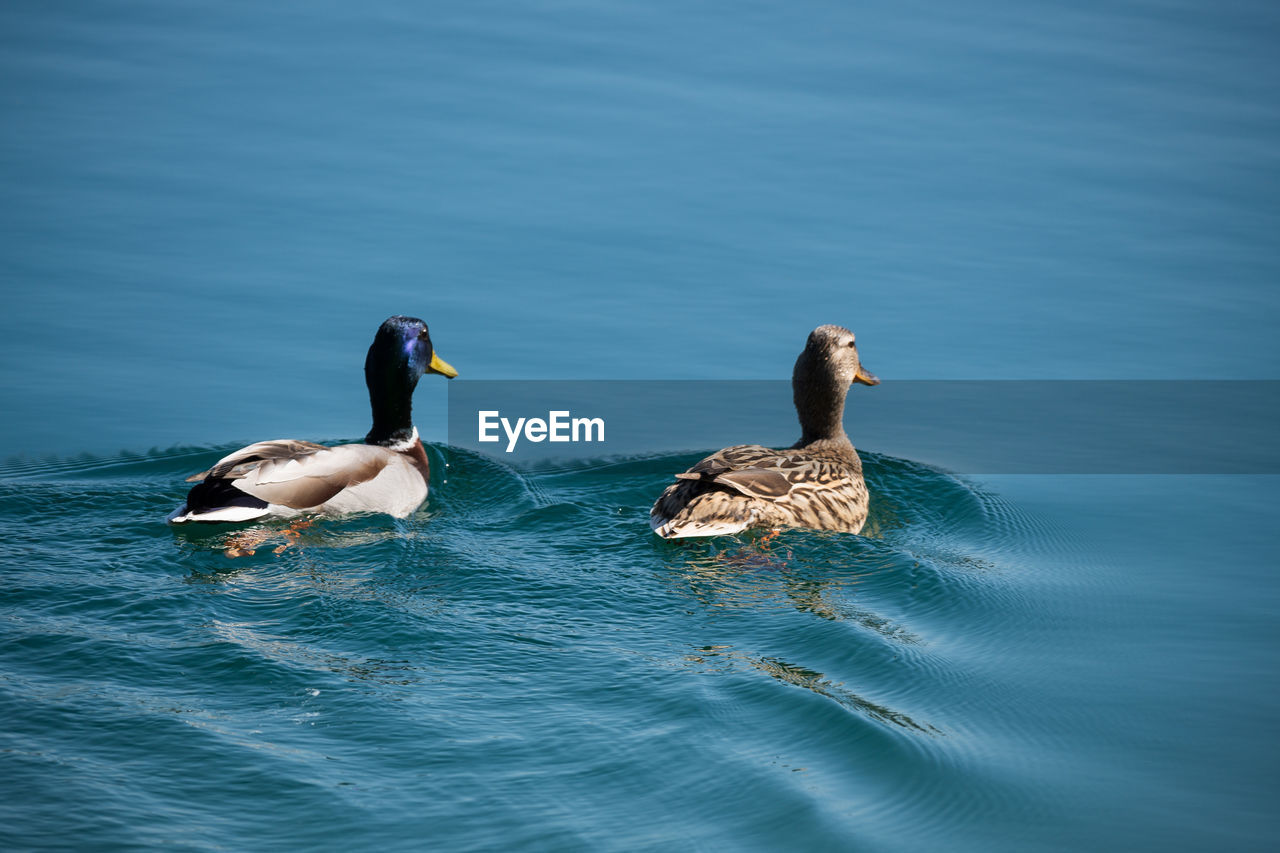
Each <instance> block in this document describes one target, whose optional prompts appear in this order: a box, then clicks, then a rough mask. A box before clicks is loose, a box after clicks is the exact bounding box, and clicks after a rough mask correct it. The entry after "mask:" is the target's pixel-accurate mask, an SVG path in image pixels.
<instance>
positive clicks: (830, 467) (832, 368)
mask: <svg viewBox="0 0 1280 853" xmlns="http://www.w3.org/2000/svg"><path fill="white" fill-rule="evenodd" d="M879 381H880V380H879V379H877V378H876V377H875V376H874V375H872V374H871V373H868V372H867V371H865V370H863V369H862V365H861V362H860V361H859V360H858V348H857V346H856V345H855V343H854V337H853V333H852V332H850V331H849V330H848V329H846V328H844V327H842V326H819V327H818V328H816V329H814V330H813V332H812V333H810V335H809V339H808V341H807V342H806V343H805V348H804V351H803V352H801V353H800V357H799V358H797V359H796V366H795V371H794V372H793V373H792V377H791V386H792V394H793V396H794V398H795V405H796V413H797V415H798V416H799V418H800V428H801V436H800V440H799V441H798V442H796V443H795V444H794V445H793V446H792V447H790V448H787V449H785V450H772V449H770V448H767V447H761V446H760V445H757V444H744V445H738V446H736V447H726V448H725V449H724V450H721V451H718V452H716V453H713V454H712V455H711V456H708V457H707V458H706V459H703V460H702V461H701V462H699V463H698V464H696V465H694V466H693V467H692V468H690V469H689V470H688V471H686V472H684V473H683V474H677V475H676V479H677V480H679V482H678V483H675V484H673V485H671V486H668V487H667V488H666V490H665V491H664V492H663V493H662V494H661V495H660V496H659V497H658V500H657V501H656V502H655V503H654V505H653V509H652V510H651V511H650V513H649V523H650V525H651V526H652V527H653V530H654V532H655V533H657V534H658V535H659V536H662V537H664V538H667V539H675V538H680V537H686V536H717V535H720V534H724V533H737V532H739V531H741V530H745V529H747V528H750V527H775V528H776V527H805V528H811V529H814V530H835V531H840V532H845V533H857V532H858V531H860V530H862V526H863V524H865V523H866V520H867V503H868V494H867V486H866V483H865V482H864V481H863V479H862V460H861V459H859V458H858V453H857V451H856V450H854V448H853V444H851V443H850V441H849V437H848V436H847V435H846V434H845V431H844V421H843V419H844V400H845V395H846V393H847V392H848V390H849V386H850V384H852V383H853V382H861V383H863V384H865V385H875V384H877V383H879Z"/></svg>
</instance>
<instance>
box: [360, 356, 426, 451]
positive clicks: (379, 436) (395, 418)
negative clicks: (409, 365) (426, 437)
mask: <svg viewBox="0 0 1280 853" xmlns="http://www.w3.org/2000/svg"><path fill="white" fill-rule="evenodd" d="M365 381H366V383H367V384H368V386H369V406H370V407H371V408H372V409H373V427H372V428H371V429H370V430H369V434H368V435H366V436H365V437H364V443H365V444H380V445H383V446H386V447H393V446H400V445H404V446H408V445H411V444H412V443H413V442H414V441H415V440H416V439H417V437H418V431H417V430H416V429H415V428H414V426H413V389H414V387H415V386H416V385H417V384H418V382H417V380H416V379H414V380H412V381H408V380H407V379H406V378H405V377H403V376H399V375H396V374H395V373H390V374H386V373H371V372H369V371H367V370H366V371H365Z"/></svg>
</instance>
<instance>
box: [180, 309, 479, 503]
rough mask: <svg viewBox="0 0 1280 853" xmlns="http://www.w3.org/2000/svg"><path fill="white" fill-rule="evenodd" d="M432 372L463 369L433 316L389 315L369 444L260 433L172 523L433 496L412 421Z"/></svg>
mask: <svg viewBox="0 0 1280 853" xmlns="http://www.w3.org/2000/svg"><path fill="white" fill-rule="evenodd" d="M424 373H439V374H440V375H442V376H447V377H449V378H450V379H452V378H453V377H455V376H457V375H458V371H456V370H454V369H453V368H452V367H450V366H449V365H448V364H447V363H446V362H445V361H444V360H443V359H441V358H440V356H438V355H436V354H435V350H433V349H432V347H431V336H430V335H428V334H427V324H426V323H424V322H422V321H421V320H419V319H417V318H416V317H390V318H388V319H387V321H386V322H385V323H383V324H382V326H381V327H380V328H379V329H378V334H377V335H376V336H375V337H374V339H373V345H372V346H370V347H369V354H368V356H366V358H365V361H364V379H365V383H366V384H367V385H368V386H369V403H370V405H371V406H372V408H373V429H371V430H369V434H368V435H367V436H365V439H364V444H341V445H338V446H337V447H325V446H324V445H322V444H314V443H313V442H310V441H297V440H293V439H278V440H275V441H260V442H258V443H257V444H251V445H249V446H248V447H243V448H241V449H239V450H237V451H236V452H235V453H232V454H231V455H230V456H226V457H224V458H222V459H220V460H218V463H217V464H216V465H214V466H213V467H212V468H210V469H209V470H208V471H203V472H201V473H199V474H196V475H195V476H194V477H188V478H187V482H188V483H190V482H194V481H196V480H203V482H201V483H199V484H197V485H196V486H194V487H193V488H192V489H191V491H190V493H188V494H187V500H186V503H184V504H183V505H182V506H180V507H178V508H177V509H176V510H174V511H173V512H172V513H170V514H169V521H170V522H172V523H174V524H181V523H185V522H188V521H209V522H213V521H224V522H234V521H250V520H252V519H255V518H264V517H267V516H290V515H297V514H298V513H300V512H324V513H335V514H337V513H347V512H385V513H387V514H388V515H393V516H396V517H397V518H404V517H405V516H407V515H409V514H410V513H412V512H413V511H414V510H415V509H417V508H418V507H419V506H420V505H421V504H422V502H423V501H424V500H426V497H427V481H428V475H429V473H430V469H429V467H428V464H427V454H426V452H425V451H424V450H423V449H422V442H421V441H420V440H419V439H418V430H417V428H416V427H415V426H414V425H413V419H412V416H411V409H412V405H413V389H414V388H416V387H417V386H418V379H419V378H420V377H421V376H422V374H424Z"/></svg>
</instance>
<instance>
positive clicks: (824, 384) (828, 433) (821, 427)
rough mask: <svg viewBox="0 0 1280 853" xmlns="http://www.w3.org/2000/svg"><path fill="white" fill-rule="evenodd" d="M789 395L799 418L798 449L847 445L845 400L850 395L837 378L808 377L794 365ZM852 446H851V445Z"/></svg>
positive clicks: (825, 376)
mask: <svg viewBox="0 0 1280 853" xmlns="http://www.w3.org/2000/svg"><path fill="white" fill-rule="evenodd" d="M791 393H792V397H793V398H794V399H795V404H796V414H797V415H798V416H799V418H800V440H799V441H798V442H796V446H797V447H806V446H808V445H811V444H816V443H818V442H828V443H831V444H841V445H847V444H849V436H847V435H845V431H844V399H845V395H846V394H848V393H849V386H848V384H847V383H844V382H840V381H839V380H838V379H836V377H834V376H830V375H826V374H825V371H824V372H823V375H817V376H815V375H810V374H808V372H807V371H805V372H802V371H801V369H800V365H796V373H795V375H794V376H793V377H792V379H791ZM850 446H852V445H850Z"/></svg>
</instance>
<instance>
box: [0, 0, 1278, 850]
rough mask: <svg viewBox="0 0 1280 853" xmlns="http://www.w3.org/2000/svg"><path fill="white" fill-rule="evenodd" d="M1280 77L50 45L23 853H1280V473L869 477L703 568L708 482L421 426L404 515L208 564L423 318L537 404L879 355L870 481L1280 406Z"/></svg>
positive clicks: (684, 24)
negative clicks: (921, 413)
mask: <svg viewBox="0 0 1280 853" xmlns="http://www.w3.org/2000/svg"><path fill="white" fill-rule="evenodd" d="M1278 34H1280V14H1278V13H1277V11H1276V9H1275V8H1274V7H1273V5H1271V4H1267V3H1261V2H1258V3H1253V2H1239V3H1226V4H1212V5H1210V4H1195V3H1177V2H1167V3H1166V2H1155V3H1147V2H1120V3H1109V4H1102V3H1072V4H1066V3H1052V2H1046V3H1035V4H1025V3H1005V2H973V3H962V4H949V5H947V6H946V7H945V8H941V7H937V6H930V5H925V4H910V3H908V4H901V3H894V4H889V3H870V4H857V5H852V4H842V3H823V2H813V3H801V4H790V5H787V6H785V7H784V6H777V5H776V4H763V3H737V4H714V3H708V4H694V5H690V4H677V3H666V2H658V3H650V4H604V5H602V4H585V3H571V2H566V3H546V4H510V3H473V4H466V5H465V6H459V7H454V8H442V7H432V8H425V7H422V6H421V5H420V4H412V3H398V2H391V1H390V0H386V1H385V2H372V3H364V4H361V5H360V6H359V7H358V8H357V7H344V6H342V5H340V4H289V3H284V4H271V5H270V6H269V7H266V6H262V5H261V4H251V3H237V2H232V3H219V4H187V5H183V6H174V5H172V4H163V3H146V2H141V3H96V4H37V3H24V2H18V3H9V4H5V5H4V7H3V8H0V111H2V112H3V116H4V122H3V125H0V178H2V179H3V180H2V181H0V186H3V187H4V192H5V194H6V201H7V202H8V203H7V204H5V205H2V206H0V286H2V287H3V295H4V303H5V307H4V311H2V312H0V377H3V383H2V385H0V410H2V411H3V412H4V414H5V417H4V418H2V419H0V440H2V443H0V545H3V548H2V549H0V576H3V578H4V580H5V583H4V585H3V589H2V591H0V846H3V847H5V848H6V849H136V848H139V847H151V848H157V849H202V850H203V849H208V850H214V849H231V850H247V849H255V850H256V849H372V848H378V849H397V850H418V849H426V848H430V849H436V848H439V849H591V850H597V849H603V850H636V849H663V850H668V849H669V850H685V849H734V850H737V849H746V850H752V849H755V850H776V849H783V848H785V849H841V850H844V849H853V850H904V851H914V850H937V849H948V850H974V851H978V850H983V851H985V850H1018V851H1022V850H1078V849H1108V850H1156V849H1158V850H1205V849H1233V850H1247V849H1257V850H1267V849H1271V848H1273V847H1274V846H1275V843H1276V839H1277V835H1278V834H1280V819H1277V817H1276V816H1275V813H1274V807H1273V804H1274V801H1275V798H1276V794H1277V792H1278V791H1280V761H1278V760H1277V759H1278V758H1280V756H1277V752H1276V748H1275V746H1274V741H1275V737H1274V736H1275V729H1276V724H1275V720H1276V719H1277V718H1278V713H1277V712H1280V691H1278V690H1277V686H1276V681H1275V677H1274V661H1275V658H1276V652H1277V641H1278V640H1280V636H1277V635H1278V631H1277V628H1276V620H1275V614H1276V613H1277V612H1278V611H1280V584H1278V583H1277V581H1276V579H1275V568H1276V560H1275V556H1274V554H1275V549H1274V545H1273V543H1272V541H1271V538H1272V537H1271V530H1272V529H1273V527H1274V520H1275V515H1276V502H1275V499H1274V497H1273V492H1272V490H1273V489H1274V488H1275V486H1276V478H1275V477H1274V476H1261V475H1237V476H1225V475H1199V476H1190V475H1176V474H1170V475H1163V476H1134V475H1126V476H1121V475H1115V474H1113V475H1107V474H1105V473H1102V474H1099V473H1097V472H1090V474H1089V475H1088V476H1085V475H1071V474H1065V475H1064V474H1055V475H1019V476H1012V475H1005V476H995V475H990V474H986V475H984V474H980V473H979V474H972V475H966V476H963V477H961V476H957V475H954V474H951V473H947V472H946V471H944V470H942V469H940V468H937V467H933V466H930V465H926V464H923V463H922V462H921V461H919V460H912V459H909V458H902V457H898V456H893V455H890V454H888V453H885V452H883V448H878V447H877V446H875V445H874V444H860V446H861V447H862V449H863V450H864V457H865V459H866V463H867V469H868V481H869V485H870V487H871V491H872V494H873V503H872V509H871V518H870V523H869V526H868V528H867V530H866V531H865V535H863V536H857V537H854V536H833V535H823V534H815V533H803V532H789V533H785V534H783V535H782V536H780V537H778V538H776V539H772V540H765V539H764V538H763V537H759V536H743V537H730V538H725V539H719V540H714V541H706V542H691V543H690V542H685V543H675V542H663V541H660V540H658V539H656V538H655V537H653V536H652V535H651V534H650V533H649V531H648V524H647V519H646V516H647V511H648V507H649V505H650V503H651V502H652V500H653V497H654V496H655V495H656V494H657V493H658V492H659V491H660V490H661V488H662V487H663V486H664V484H665V483H666V482H668V481H669V478H670V475H671V473H673V472H674V471H677V470H680V469H681V468H682V467H684V466H686V465H688V464H689V463H691V462H692V461H694V460H695V459H696V458H697V457H696V455H666V454H652V455H642V456H637V457H632V458H625V459H584V460H578V461H576V462H573V463H571V464H565V465H561V466H559V467H544V468H538V469H536V470H518V469H516V468H514V467H512V466H510V465H507V464H504V463H503V462H501V461H495V460H492V459H489V458H486V457H484V456H480V455H477V454H473V453H471V452H469V451H466V450H462V449H458V448H456V447H454V448H451V447H450V446H448V444H447V443H446V441H445V439H446V420H445V412H444V409H445V399H446V395H445V390H444V382H443V380H437V381H433V380H432V378H428V379H427V380H426V381H424V383H423V385H422V387H421V388H420V389H419V391H418V393H417V396H416V398H415V399H416V404H417V412H418V423H419V426H420V427H421V428H422V431H423V434H424V436H425V437H426V438H427V439H428V440H429V441H430V447H429V452H430V454H431V456H432V461H433V466H434V468H433V478H434V482H433V492H432V495H431V498H430V500H429V501H428V503H427V504H426V505H425V506H424V507H423V509H422V510H421V511H420V512H419V513H418V514H417V515H416V516H414V517H413V518H410V519H408V520H406V521H393V520H390V519H383V518H351V519H345V520H340V521H338V520H330V521H322V522H317V523H316V524H314V525H312V526H311V527H308V528H305V529H304V530H302V531H301V535H300V536H299V537H298V538H297V540H296V541H294V542H291V541H290V540H288V539H287V538H286V537H285V536H284V535H283V530H282V528H280V527H278V526H271V525H266V526H262V527H250V528H248V529H241V530H239V531H221V530H198V531H188V530H180V531H174V530H171V529H169V528H168V527H167V526H166V525H164V523H163V517H164V515H165V514H166V513H167V512H168V511H169V510H170V509H172V508H173V507H174V506H175V505H176V504H177V503H178V502H179V501H180V499H181V497H182V495H183V493H184V490H185V486H186V484H184V483H183V478H184V477H186V476H187V475H189V474H191V473H193V472H195V471H199V470H201V469H202V467H204V466H206V465H207V464H208V463H209V462H211V461H213V460H215V459H216V458H218V457H219V456H220V455H221V454H222V453H225V452H226V451H228V450H231V449H234V448H235V447H238V446H239V445H240V444H242V443H244V442H246V441H250V440H254V439H261V438H271V437H283V436H297V437H299V438H309V439H320V440H337V439H344V438H345V439H354V438H357V437H358V436H360V435H362V434H363V433H364V431H365V430H366V429H367V426H368V412H367V402H366V397H365V391H364V387H363V384H362V377H361V375H360V365H361V362H362V359H363V354H364V349H365V347H367V345H368V341H369V339H370V337H371V335H372V332H373V330H374V328H376V326H377V324H378V323H379V322H380V321H381V320H382V319H383V318H385V317H386V316H388V315H389V314H393V313H409V314H416V315H419V316H422V317H424V318H425V319H427V320H428V322H429V323H430V324H431V328H432V337H433V340H434V341H435V342H436V344H437V346H438V348H439V350H440V352H441V354H442V355H443V356H444V357H445V358H447V359H448V360H449V361H450V362H451V363H452V364H454V365H455V366H456V367H457V368H458V369H459V371H460V373H461V374H462V377H463V378H464V379H495V380H500V379H508V380H510V379H516V380H519V379H532V378H561V379H569V378H573V379H628V380H636V379H710V380H723V379H774V380H776V379H785V378H786V377H787V376H788V374H789V371H790V366H791V363H792V361H793V360H794V358H795V354H796V352H797V351H798V349H799V347H800V346H801V344H802V343H803V340H804V335H805V334H806V333H807V331H808V330H809V329H810V328H812V327H813V326H815V325H817V324H819V323H824V322H838V323H843V324H846V325H849V326H850V327H852V328H853V329H854V330H855V331H856V332H857V334H858V339H859V348H860V350H861V353H862V356H863V358H864V361H865V362H866V364H867V365H868V367H870V368H871V369H872V370H874V371H875V372H876V373H878V374H879V375H880V376H881V377H882V378H883V379H884V380H885V385H884V386H881V389H858V393H857V394H855V395H853V397H852V399H851V403H850V409H849V412H848V416H847V418H846V422H847V425H848V426H849V429H850V432H851V434H852V437H853V439H854V441H855V443H859V441H858V410H857V403H858V400H859V399H862V398H863V396H864V395H871V394H874V393H876V391H877V390H882V389H884V388H888V387H889V384H890V383H892V382H894V381H895V380H908V379H913V380H914V379H933V380H946V379H965V380H973V379H1025V380H1057V379H1074V380H1090V379H1096V380H1101V379H1159V380H1179V379H1198V380H1209V379H1275V378H1277V369H1278V368H1280V346H1278V345H1277V342H1276V338H1275V335H1274V329H1275V327H1276V321H1277V319H1280V317H1278V315H1280V311H1278V308H1280V296H1278V295H1277V291H1276V288H1275V284H1276V282H1277V281H1280V251H1277V248H1276V243H1275V239H1274V235H1275V234H1276V233H1280V228H1278V226H1280V215H1278V214H1280V209H1278V207H1277V203H1276V201H1277V198H1278V197H1280V196H1278V195H1277V191H1278V190H1280V147H1278V146H1277V145H1276V142H1277V139H1280V102H1277V101H1276V100H1275V98H1274V97H1273V88H1274V87H1273V85H1272V82H1271V81H1272V80H1274V79H1275V78H1276V72H1277V65H1278V64H1280V59H1278V58H1277V54H1276V53H1275V51H1274V44H1275V43H1276V36H1277V35H1278ZM1208 414H1209V413H1206V412H1203V411H1201V410H1199V409H1198V408H1197V407H1195V406H1189V407H1188V411H1187V412H1186V414H1185V418H1186V419H1187V420H1189V421H1192V422H1194V421H1195V420H1196V419H1197V418H1204V417H1207V415H1208ZM948 415H949V413H948V412H947V411H938V412H936V422H937V424H939V425H943V426H945V424H946V423H947V418H948ZM1183 425H1184V426H1185V424H1183ZM670 428H671V429H673V430H678V429H679V424H672V425H671V427H670ZM1201 432H1202V433H1203V432H1205V431H1204V430H1202V431H1201ZM1188 434H1197V433H1196V431H1195V430H1190V431H1188ZM1209 434H1210V435H1212V432H1211V431H1209ZM1212 445H1213V441H1212V439H1209V440H1206V441H1205V442H1204V444H1203V446H1200V445H1195V446H1189V447H1187V448H1186V453H1187V454H1188V456H1192V457H1196V458H1201V457H1208V456H1214V455H1215V454H1217V453H1218V450H1219V449H1218V448H1215V447H1213V446H1212ZM708 449H710V448H708ZM1064 455H1069V454H1064ZM1234 455H1235V457H1238V456H1239V455H1240V454H1239V452H1238V450H1237V451H1236V453H1235V454H1234ZM1187 470H1197V469H1196V468H1195V466H1189V467H1188V469H1187ZM233 537H237V538H233ZM228 545H231V546H238V547H240V548H241V549H242V550H253V551H254V553H253V554H252V555H246V556H242V557H239V558H234V559H232V558H229V557H228V556H227V555H226V549H227V547H228ZM282 545H288V547H285V548H283V549H282V550H280V551H277V550H276V549H277V548H279V547H280V546H282Z"/></svg>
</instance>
